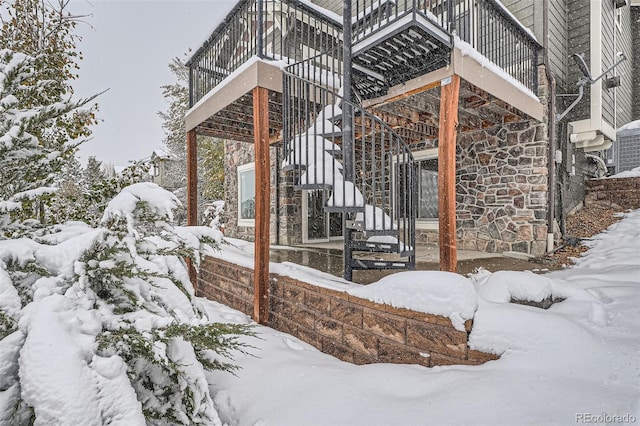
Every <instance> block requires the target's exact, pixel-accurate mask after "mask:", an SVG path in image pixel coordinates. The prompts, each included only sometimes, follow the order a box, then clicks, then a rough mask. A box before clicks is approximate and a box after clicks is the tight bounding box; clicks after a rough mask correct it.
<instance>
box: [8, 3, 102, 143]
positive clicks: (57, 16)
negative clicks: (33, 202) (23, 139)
mask: <svg viewBox="0 0 640 426" xmlns="http://www.w3.org/2000/svg"><path fill="white" fill-rule="evenodd" d="M3 3H5V6H6V7H4V8H2V9H0V18H2V31H0V46H2V48H3V49H10V50H12V51H14V52H20V53H23V54H25V55H29V56H31V57H32V58H33V62H32V63H31V65H30V66H31V67H32V68H33V71H34V72H33V74H32V75H31V76H30V81H32V82H42V81H47V84H46V85H45V86H42V87H40V88H39V89H38V90H37V91H24V92H21V93H17V94H15V96H16V97H17V98H18V99H19V101H20V104H21V105H22V106H23V107H25V108H29V107H32V106H39V105H53V104H55V103H58V102H65V101H66V99H68V97H69V95H70V94H73V88H72V86H71V82H72V81H73V80H74V79H76V78H77V77H78V75H77V71H78V69H79V65H78V61H79V60H80V59H82V53H81V52H79V51H78V50H77V48H76V44H77V42H78V41H79V36H78V35H77V34H75V32H74V30H75V28H76V26H77V25H78V21H79V19H80V18H81V17H78V16H75V15H73V14H71V13H70V12H69V11H68V10H67V9H68V5H69V0H52V1H50V0H10V1H7V2H3ZM96 109H97V105H95V104H94V105H92V106H91V107H90V108H88V109H85V110H72V111H69V113H68V114H65V115H63V116H60V117H58V118H57V120H55V121H53V122H50V121H48V122H34V123H32V127H31V131H30V133H31V134H32V135H33V136H35V137H36V138H38V140H39V141H40V143H41V144H42V145H44V146H45V147H47V148H50V149H58V150H60V147H61V146H63V145H66V144H67V143H68V141H69V140H70V139H78V138H81V137H84V136H88V135H89V134H91V131H90V129H89V126H90V125H92V124H95V122H96V121H95V115H94V114H95V111H96Z"/></svg>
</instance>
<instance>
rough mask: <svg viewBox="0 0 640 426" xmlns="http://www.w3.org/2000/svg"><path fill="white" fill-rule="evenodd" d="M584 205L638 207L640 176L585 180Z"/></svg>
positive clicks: (618, 207)
mask: <svg viewBox="0 0 640 426" xmlns="http://www.w3.org/2000/svg"><path fill="white" fill-rule="evenodd" d="M584 203H585V205H587V206H589V205H600V206H603V207H607V208H615V209H639V208H640V177H633V178H608V179H591V180H588V181H587V194H586V196H585V198H584Z"/></svg>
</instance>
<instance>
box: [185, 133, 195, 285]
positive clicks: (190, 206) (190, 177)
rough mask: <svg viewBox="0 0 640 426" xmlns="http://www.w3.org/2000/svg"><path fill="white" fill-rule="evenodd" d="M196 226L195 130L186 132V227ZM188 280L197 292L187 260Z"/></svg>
mask: <svg viewBox="0 0 640 426" xmlns="http://www.w3.org/2000/svg"><path fill="white" fill-rule="evenodd" d="M197 224H198V141H197V134H196V131H195V130H189V131H188V132H187V225H188V226H196V225H197ZM187 268H188V270H189V278H190V280H191V284H193V288H194V290H195V291H197V290H198V275H197V273H196V268H195V267H194V266H193V264H192V263H191V259H187Z"/></svg>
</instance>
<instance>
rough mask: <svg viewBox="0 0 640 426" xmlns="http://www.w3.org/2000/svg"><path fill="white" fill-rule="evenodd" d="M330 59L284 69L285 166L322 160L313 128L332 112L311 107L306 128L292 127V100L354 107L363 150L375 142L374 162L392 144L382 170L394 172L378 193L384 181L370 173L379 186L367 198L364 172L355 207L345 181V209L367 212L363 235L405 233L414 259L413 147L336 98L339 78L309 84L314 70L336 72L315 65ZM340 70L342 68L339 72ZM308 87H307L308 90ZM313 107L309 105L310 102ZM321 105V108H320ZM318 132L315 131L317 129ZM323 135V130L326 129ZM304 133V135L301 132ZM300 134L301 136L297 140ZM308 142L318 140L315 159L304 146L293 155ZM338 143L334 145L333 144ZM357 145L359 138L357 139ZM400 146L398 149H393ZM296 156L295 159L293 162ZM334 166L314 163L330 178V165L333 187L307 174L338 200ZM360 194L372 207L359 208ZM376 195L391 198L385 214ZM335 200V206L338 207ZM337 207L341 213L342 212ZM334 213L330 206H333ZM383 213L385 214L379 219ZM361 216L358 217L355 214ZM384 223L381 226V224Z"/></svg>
mask: <svg viewBox="0 0 640 426" xmlns="http://www.w3.org/2000/svg"><path fill="white" fill-rule="evenodd" d="M328 54H329V52H324V53H321V54H318V55H315V56H313V57H310V58H307V59H305V60H302V61H299V62H296V63H294V64H291V65H289V66H286V67H285V68H284V69H283V106H284V112H283V114H284V117H283V144H284V149H285V153H284V158H285V161H286V159H291V158H293V160H294V162H295V161H296V160H302V159H303V158H306V159H307V160H308V159H309V157H310V155H313V156H314V159H315V160H317V158H316V157H317V152H318V151H317V150H318V146H317V144H318V140H317V136H318V134H317V133H312V132H311V131H310V130H311V129H312V128H313V130H314V132H317V130H318V129H317V126H318V124H319V123H317V120H318V118H319V117H320V118H322V117H321V115H322V114H323V113H324V112H325V111H326V108H327V106H328V105H329V104H328V102H316V104H317V105H318V109H317V110H315V111H309V110H308V109H307V107H305V109H304V111H302V114H304V115H305V117H299V118H303V119H304V120H303V122H305V124H303V125H300V124H296V123H292V122H291V117H290V116H289V114H288V112H289V111H291V109H292V108H293V107H294V106H293V105H291V104H290V102H291V99H292V98H293V97H298V98H299V97H300V96H313V101H314V102H315V101H316V100H318V101H329V100H331V101H333V104H332V105H333V106H338V105H345V104H347V105H350V106H351V108H352V109H353V115H354V121H355V118H358V117H359V118H360V129H361V130H363V132H362V133H361V135H360V137H359V139H358V141H359V143H360V144H361V147H360V148H366V147H365V145H366V139H367V138H370V140H371V143H372V145H373V146H372V152H371V154H372V157H375V154H376V152H375V150H376V149H378V148H384V146H382V143H386V142H391V144H390V145H391V147H390V149H389V150H388V151H384V149H382V151H384V154H383V157H389V156H390V157H391V158H382V159H381V160H380V163H381V164H390V165H391V167H392V169H391V170H390V171H389V172H388V173H389V175H390V176H386V177H385V173H386V172H385V171H384V169H383V170H382V171H381V176H382V180H383V182H381V183H380V186H379V187H378V188H376V185H377V183H376V182H375V180H376V179H378V178H379V176H378V175H375V172H376V171H375V170H373V171H372V170H370V171H369V172H371V173H374V176H373V177H374V181H373V182H372V183H370V184H372V185H373V186H374V189H373V190H372V191H370V192H369V193H368V191H366V188H365V187H364V186H365V185H364V184H365V183H366V182H365V178H364V176H362V174H363V173H364V171H363V170H362V169H360V174H361V177H360V179H359V180H360V183H361V185H358V182H352V185H353V187H352V190H353V193H352V194H351V201H353V203H352V204H353V205H352V206H348V205H347V204H348V201H350V200H347V199H346V195H347V194H346V192H347V188H346V186H347V185H346V183H345V182H346V181H344V180H343V182H342V184H343V188H341V192H342V195H343V200H342V202H341V203H338V204H340V206H341V207H345V208H346V207H354V208H357V207H360V208H361V210H362V208H363V209H364V211H361V212H360V213H361V215H362V219H363V220H362V222H364V223H365V224H364V225H363V229H362V231H364V232H365V233H366V232H369V233H373V234H375V231H392V230H394V229H396V230H398V232H399V233H400V231H401V230H404V235H403V236H404V239H403V244H404V246H403V248H404V249H403V252H404V253H405V254H407V255H412V254H414V253H415V216H416V213H415V211H416V206H415V202H414V199H413V198H414V193H413V185H414V181H415V177H414V171H413V161H414V160H413V154H412V153H411V150H410V147H409V146H408V144H407V143H406V142H405V141H404V139H403V138H402V137H401V136H400V135H399V134H398V133H397V132H396V131H395V130H394V129H393V128H391V127H390V126H389V125H388V124H387V123H385V122H384V120H382V119H381V118H380V117H378V116H376V115H375V114H373V113H371V112H369V111H367V110H366V109H364V108H363V107H362V106H361V105H358V104H357V103H355V102H350V101H346V100H345V99H344V98H343V97H342V96H341V95H340V94H339V93H337V91H336V90H335V84H334V83H335V78H333V77H334V76H332V78H331V80H329V79H326V80H323V76H326V75H327V74H324V73H319V74H314V76H313V77H314V78H313V80H315V81H312V79H310V78H308V77H309V75H308V74H309V70H311V69H313V70H314V72H315V71H316V70H317V69H323V65H324V68H326V70H327V71H329V70H332V67H330V66H327V65H328V64H322V63H320V64H319V65H320V66H319V67H316V65H314V64H313V63H314V62H315V61H316V60H317V59H318V58H321V57H323V56H327V55H328ZM334 61H335V63H339V60H338V59H335V58H334ZM302 67H306V71H307V72H306V74H305V72H304V71H305V70H304V68H302ZM339 69H340V68H339ZM303 86H306V87H303ZM331 88H333V90H331ZM308 101H309V99H308ZM320 105H321V106H320ZM332 118H333V119H334V122H335V121H337V120H335V117H332ZM366 120H369V123H370V126H369V127H370V129H371V131H370V133H369V134H368V135H367V134H366V132H365V131H364V129H365V128H366ZM312 122H313V124H311V125H310V126H308V125H309V124H310V123H312ZM305 125H306V126H307V128H306V129H304V128H302V127H303V126H305ZM322 125H323V126H325V125H328V123H324V122H323V123H322ZM314 126H316V127H314ZM294 127H297V129H298V132H292V130H293V128H294ZM323 129H324V127H323ZM300 130H302V131H301V132H300ZM352 132H353V134H354V135H355V133H356V129H355V126H353V127H352ZM296 133H297V134H296ZM301 135H303V136H304V137H306V138H307V141H309V139H310V136H315V139H314V141H313V144H314V146H313V154H311V151H310V150H309V145H308V144H307V145H305V149H306V152H305V153H302V152H300V153H297V154H296V153H295V152H294V153H293V154H292V152H291V149H292V148H293V150H294V151H295V140H294V139H295V138H298V144H299V145H300V149H302V146H301V145H302V136H301ZM377 138H380V139H381V140H380V142H381V146H380V147H376V139H377ZM334 140H335V139H334ZM354 140H355V138H354ZM322 143H323V146H322V147H321V151H326V150H327V148H324V142H322ZM394 144H395V147H394ZM292 155H293V157H292ZM331 161H332V160H330V159H327V158H326V156H324V155H323V156H322V158H321V165H320V166H321V167H318V164H317V163H314V173H317V172H318V169H320V170H321V171H322V172H323V173H326V171H327V166H328V165H329V166H330V167H331V168H332V176H331V179H332V180H331V183H330V184H328V183H327V180H326V179H325V177H324V176H323V177H322V179H318V177H317V176H314V177H312V178H310V180H309V175H308V173H309V170H307V171H306V173H307V179H308V180H307V182H308V183H309V182H311V183H313V184H316V185H319V186H322V184H324V185H326V186H330V187H332V188H333V190H334V195H335V191H336V187H335V184H336V176H335V171H336V169H335V167H336V166H335V164H334V165H331V164H327V163H328V162H331ZM377 162H378V160H377V159H375V160H374V163H373V164H376V163H377ZM400 165H403V166H404V170H405V173H404V174H402V176H401V174H400V172H399V169H400V167H399V166H400ZM385 178H386V179H388V180H389V182H385V181H384V180H385ZM354 180H355V181H357V180H358V179H354ZM400 180H402V181H403V182H399V181H400ZM395 187H402V188H404V190H403V191H398V192H404V194H400V193H397V192H396V191H395ZM357 190H360V191H361V195H362V197H363V198H364V199H365V200H368V201H370V203H364V204H365V205H362V206H356V205H355V204H357V202H356V199H357V195H358V194H357V193H356V191H357ZM376 190H378V191H381V192H382V193H388V196H387V198H388V200H387V201H386V202H383V203H382V204H383V207H382V208H379V209H380V210H376V208H377V204H378V203H376V200H375V199H372V198H371V197H375V196H377V194H376ZM402 195H404V197H403V201H402V202H401V201H400V200H399V197H401V196H402ZM335 201H336V200H334V203H335ZM367 204H368V205H369V206H370V207H371V208H368V207H367V206H366V205H367ZM340 206H337V207H340ZM329 207H331V206H329ZM334 207H336V205H335V204H334ZM385 210H386V211H387V212H389V213H390V215H388V216H387V217H385V216H383V214H385ZM381 212H382V214H380V213H381ZM356 216H357V214H356ZM387 219H390V222H391V224H389V223H388V222H389V221H387ZM368 221H370V222H372V224H373V226H372V227H371V226H367V223H368ZM379 222H382V223H379ZM368 228H373V229H368Z"/></svg>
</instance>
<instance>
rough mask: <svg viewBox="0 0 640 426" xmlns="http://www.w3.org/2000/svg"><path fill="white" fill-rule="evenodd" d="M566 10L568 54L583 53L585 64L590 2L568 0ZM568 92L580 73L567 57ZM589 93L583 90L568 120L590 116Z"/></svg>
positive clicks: (588, 59)
mask: <svg viewBox="0 0 640 426" xmlns="http://www.w3.org/2000/svg"><path fill="white" fill-rule="evenodd" d="M567 6H568V10H570V11H571V13H569V14H568V16H567V27H568V28H569V36H568V39H567V41H568V55H572V54H574V53H578V54H581V55H583V57H584V59H585V61H586V63H587V64H589V63H590V61H591V55H590V48H591V40H590V29H589V20H590V14H589V12H590V2H589V0H568V3H567ZM567 61H568V82H567V91H568V93H576V92H577V88H576V85H575V83H576V82H577V81H578V79H579V78H580V77H582V73H581V72H580V70H579V69H578V67H577V66H576V63H575V61H574V60H573V59H568V60H567ZM590 104H591V94H590V92H589V89H588V88H587V89H586V90H585V96H584V98H583V99H582V101H581V102H580V103H579V104H578V106H577V107H576V108H574V109H573V111H572V112H571V114H570V116H569V121H576V120H583V119H587V118H589V116H590V113H591V109H590Z"/></svg>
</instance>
